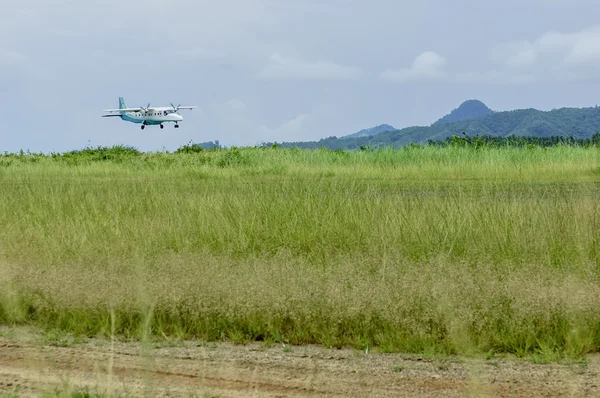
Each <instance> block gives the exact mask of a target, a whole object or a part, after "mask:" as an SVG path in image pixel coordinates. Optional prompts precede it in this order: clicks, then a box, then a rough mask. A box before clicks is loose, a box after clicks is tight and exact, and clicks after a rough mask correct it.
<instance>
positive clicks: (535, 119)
mask: <svg viewBox="0 0 600 398" xmlns="http://www.w3.org/2000/svg"><path fill="white" fill-rule="evenodd" d="M463 132H464V133H465V134H467V135H469V136H474V135H487V136H492V137H507V136H511V135H515V136H528V137H555V136H558V137H574V138H591V137H592V135H594V134H595V133H598V132H600V107H597V106H596V107H593V108H561V109H554V110H552V111H539V110H536V109H521V110H514V111H508V112H495V113H491V114H489V115H488V116H485V117H483V118H479V119H473V120H463V121H458V122H453V123H434V124H433V125H431V126H427V127H407V128H404V129H401V130H394V131H387V132H383V133H379V134H375V135H373V136H367V137H354V138H337V137H329V138H324V139H321V140H319V141H309V142H284V143H282V144H279V145H280V146H281V147H298V148H320V147H326V148H330V149H358V148H360V147H361V146H370V147H373V148H377V147H381V146H394V147H399V146H404V145H407V144H409V143H411V142H412V143H426V142H427V141H428V140H433V141H443V140H445V139H446V138H448V137H451V136H453V135H462V133H463Z"/></svg>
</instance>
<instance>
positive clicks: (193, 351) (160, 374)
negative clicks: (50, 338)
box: [0, 331, 600, 398]
mask: <svg viewBox="0 0 600 398" xmlns="http://www.w3.org/2000/svg"><path fill="white" fill-rule="evenodd" d="M2 335H3V336H4V337H0V393H2V392H14V391H17V392H18V393H19V395H21V396H36V395H37V394H39V393H40V392H42V391H54V390H55V389H60V390H65V389H68V388H73V389H81V388H88V389H90V390H92V391H99V392H108V393H124V394H132V395H145V394H150V395H153V396H182V395H185V396H189V394H199V396H219V397H248V396H257V397H258V396H260V397H308V396H312V397H314V396H373V397H388V396H404V397H413V396H414V397H417V396H418V397H428V396H430V397H433V396H436V397H437V396H444V397H464V396H482V397H483V396H485V397H489V396H497V397H505V396H511V397H528V398H529V397H560V396H600V388H599V385H600V379H599V378H598V372H599V371H600V357H599V356H597V355H594V356H589V357H588V358H587V361H586V362H585V363H576V364H572V365H556V364H551V365H535V364H531V363H529V362H526V361H521V360H516V359H491V360H484V359H471V358H451V359H444V360H427V359H422V358H418V357H411V356H405V355H389V354H377V353H369V354H366V353H361V352H357V351H354V350H328V349H324V348H321V347H313V346H309V347H287V348H284V347H283V346H281V345H277V346H271V347H265V346H263V345H260V344H249V345H244V346H241V345H232V344H226V343H219V344H215V343H199V342H181V343H178V344H172V345H166V344H164V343H163V344H162V345H157V344H142V343H137V342H136V343H123V342H117V343H114V344H111V342H110V341H106V340H89V341H85V342H82V343H72V342H70V343H68V344H65V341H63V343H62V344H64V345H67V346H63V347H60V346H56V345H55V344H48V343H47V342H46V343H44V342H43V340H40V339H39V338H36V337H35V336H34V335H33V334H31V333H29V332H22V331H18V332H17V333H14V332H13V333H2Z"/></svg>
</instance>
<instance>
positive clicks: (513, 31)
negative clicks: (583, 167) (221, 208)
mask: <svg viewBox="0 0 600 398" xmlns="http://www.w3.org/2000/svg"><path fill="white" fill-rule="evenodd" d="M599 15H600V2H599V1H597V0H502V1H500V0H452V1H449V0H421V1H415V0H411V1H404V0H370V1H366V0H361V1H359V0H219V1H216V0H210V1H208V0H178V1H164V0H160V1H157V0H143V1H142V0H103V1H96V0H85V1H82V0H77V1H75V0H72V1H69V0H19V1H10V2H6V4H3V5H2V12H1V13H0V106H1V109H2V113H3V115H4V117H3V118H0V151H17V150H19V149H29V150H32V151H43V152H50V151H64V150H70V149H79V148H82V147H84V146H86V145H93V146H96V145H114V144H125V145H133V146H136V147H138V148H140V149H142V150H162V149H167V150H174V149H176V148H178V147H179V146H181V145H182V144H185V143H187V142H189V141H190V140H192V141H194V142H203V141H212V140H216V139H218V140H220V141H221V143H222V144H224V145H254V144H257V143H261V142H264V141H278V142H282V141H297V140H316V139H320V138H322V137H327V136H332V135H335V136H342V135H345V134H350V133H353V132H355V131H358V130H360V129H363V128H367V127H372V126H374V125H377V124H382V123H388V124H392V125H393V126H395V127H398V128H400V127H406V126H411V125H429V124H431V123H432V122H434V121H435V120H436V119H438V118H439V117H441V116H443V115H444V114H446V113H448V112H449V111H450V110H451V109H453V108H456V107H457V106H458V105H459V104H460V103H461V102H463V101H464V100H467V99H471V98H476V99H480V100H482V101H483V102H485V103H486V104H487V105H488V106H489V107H491V108H492V109H494V110H510V109H517V108H537V109H543V110H549V109H552V108H559V107H585V106H595V105H596V104H597V103H600V100H599V98H600V21H599V19H598V16H599ZM119 96H124V97H125V100H126V102H127V105H128V106H132V107H133V106H140V105H146V104H147V103H148V102H150V103H151V104H153V105H157V106H159V105H168V104H169V103H170V102H174V103H176V104H178V103H182V104H185V105H197V106H198V107H199V108H198V109H196V110H194V111H181V112H182V113H184V117H185V121H184V122H183V124H182V128H180V129H178V130H175V129H174V128H173V126H172V124H169V125H167V126H166V127H165V129H164V130H160V129H159V128H157V127H150V128H147V129H146V130H144V131H142V130H140V128H139V125H134V124H131V123H127V122H123V121H121V120H119V119H116V118H108V119H104V118H101V117H100V115H101V110H102V109H106V108H114V107H117V106H118V97H119Z"/></svg>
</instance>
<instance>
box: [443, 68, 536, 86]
mask: <svg viewBox="0 0 600 398" xmlns="http://www.w3.org/2000/svg"><path fill="white" fill-rule="evenodd" d="M454 79H455V80H456V82H458V83H461V84H478V85H481V84H483V85H506V84H510V85H524V84H531V83H535V82H537V81H538V78H537V77H536V76H535V75H534V74H532V73H523V72H520V73H518V72H516V71H513V70H497V69H492V70H488V71H485V72H466V73H459V74H457V75H456V76H455V77H454Z"/></svg>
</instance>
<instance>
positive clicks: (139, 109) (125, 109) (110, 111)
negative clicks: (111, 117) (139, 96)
mask: <svg viewBox="0 0 600 398" xmlns="http://www.w3.org/2000/svg"><path fill="white" fill-rule="evenodd" d="M141 110H142V108H123V109H105V110H103V111H102V112H109V113H112V112H139V111H141ZM145 110H147V111H152V110H153V109H152V108H149V109H145Z"/></svg>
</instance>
